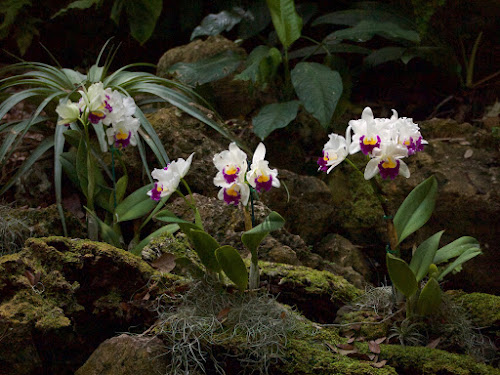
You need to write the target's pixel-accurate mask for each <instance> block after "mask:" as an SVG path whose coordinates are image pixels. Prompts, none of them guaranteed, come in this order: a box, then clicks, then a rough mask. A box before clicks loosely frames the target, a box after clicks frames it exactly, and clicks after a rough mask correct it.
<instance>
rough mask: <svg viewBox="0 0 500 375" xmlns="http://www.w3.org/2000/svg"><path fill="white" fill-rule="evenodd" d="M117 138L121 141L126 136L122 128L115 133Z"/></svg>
mask: <svg viewBox="0 0 500 375" xmlns="http://www.w3.org/2000/svg"><path fill="white" fill-rule="evenodd" d="M115 137H116V139H117V140H119V141H122V140H125V139H127V138H128V133H125V132H124V131H123V130H122V129H120V130H118V132H117V133H116V134H115Z"/></svg>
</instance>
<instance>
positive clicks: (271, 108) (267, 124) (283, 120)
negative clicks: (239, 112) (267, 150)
mask: <svg viewBox="0 0 500 375" xmlns="http://www.w3.org/2000/svg"><path fill="white" fill-rule="evenodd" d="M299 105H300V102H299V101H297V100H293V101H291V102H285V103H274V104H268V105H266V106H264V107H262V109H261V110H260V112H259V113H258V114H257V116H255V117H254V118H253V120H252V123H253V132H254V133H255V134H256V135H257V136H258V137H259V138H260V139H262V140H264V138H266V137H267V136H268V135H269V134H271V132H273V131H274V130H276V129H280V128H284V127H285V126H287V125H288V124H289V123H290V122H292V121H293V119H295V117H297V111H298V110H299Z"/></svg>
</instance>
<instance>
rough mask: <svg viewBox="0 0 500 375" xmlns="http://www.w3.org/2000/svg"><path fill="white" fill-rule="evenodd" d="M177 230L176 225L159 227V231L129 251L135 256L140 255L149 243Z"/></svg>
mask: <svg viewBox="0 0 500 375" xmlns="http://www.w3.org/2000/svg"><path fill="white" fill-rule="evenodd" d="M178 230H179V226H178V225H177V224H169V225H165V226H163V227H161V228H160V229H157V230H155V231H154V232H153V233H151V234H150V235H149V236H147V237H146V238H144V239H143V240H142V241H141V242H139V243H138V244H137V245H135V246H134V248H133V249H132V250H131V253H132V254H134V255H137V256H140V255H141V251H142V249H143V248H144V246H146V245H147V244H149V243H150V242H151V240H152V239H155V238H156V237H159V236H161V235H162V234H166V233H170V234H174V233H175V232H177V231H178Z"/></svg>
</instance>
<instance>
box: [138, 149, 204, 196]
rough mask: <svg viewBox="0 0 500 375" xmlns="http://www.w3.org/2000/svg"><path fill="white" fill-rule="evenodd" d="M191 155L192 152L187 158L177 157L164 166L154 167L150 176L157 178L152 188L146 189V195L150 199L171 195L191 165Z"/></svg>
mask: <svg viewBox="0 0 500 375" xmlns="http://www.w3.org/2000/svg"><path fill="white" fill-rule="evenodd" d="M193 155H194V152H193V153H192V154H191V155H189V157H188V158H187V160H184V159H182V158H179V159H177V160H175V161H173V162H171V163H169V164H168V165H167V166H166V167H165V168H163V169H157V168H155V169H154V170H153V172H151V176H152V177H153V178H154V179H155V180H157V182H155V184H154V186H153V189H152V190H150V191H148V195H149V196H150V197H151V199H153V200H155V201H159V200H160V199H161V198H163V197H168V196H170V195H172V193H174V192H175V191H176V190H177V187H178V186H179V183H180V181H181V179H183V178H184V177H185V176H186V174H187V173H188V171H189V168H190V167H191V162H192V160H193Z"/></svg>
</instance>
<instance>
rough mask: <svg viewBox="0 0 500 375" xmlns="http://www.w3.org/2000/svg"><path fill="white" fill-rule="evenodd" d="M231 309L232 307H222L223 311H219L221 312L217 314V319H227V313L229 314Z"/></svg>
mask: <svg viewBox="0 0 500 375" xmlns="http://www.w3.org/2000/svg"><path fill="white" fill-rule="evenodd" d="M229 311H231V308H230V307H226V308H225V309H222V310H221V311H219V313H218V314H217V320H218V321H219V322H223V321H225V320H226V319H227V315H228V314H229Z"/></svg>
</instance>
